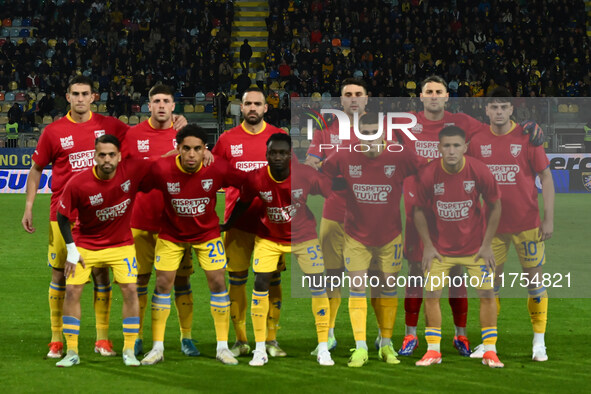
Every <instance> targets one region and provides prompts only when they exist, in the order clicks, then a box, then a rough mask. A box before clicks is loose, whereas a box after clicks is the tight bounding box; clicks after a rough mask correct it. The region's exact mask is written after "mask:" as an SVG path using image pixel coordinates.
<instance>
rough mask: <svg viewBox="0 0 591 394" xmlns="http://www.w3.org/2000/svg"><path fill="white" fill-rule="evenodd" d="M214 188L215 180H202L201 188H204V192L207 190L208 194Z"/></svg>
mask: <svg viewBox="0 0 591 394" xmlns="http://www.w3.org/2000/svg"><path fill="white" fill-rule="evenodd" d="M212 186H213V179H202V180H201V187H203V190H205V191H206V192H208V191H210V190H211V187H212Z"/></svg>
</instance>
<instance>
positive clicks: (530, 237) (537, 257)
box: [492, 228, 546, 268]
mask: <svg viewBox="0 0 591 394" xmlns="http://www.w3.org/2000/svg"><path fill="white" fill-rule="evenodd" d="M511 243H513V245H515V250H516V251H517V256H518V257H519V261H520V262H521V266H522V267H523V268H534V267H538V266H539V267H541V266H543V265H544V264H545V263H546V258H545V256H546V253H545V250H546V247H545V246H544V242H543V241H540V238H539V236H538V229H537V228H534V229H531V230H526V231H522V232H520V233H517V234H509V233H507V234H497V235H495V237H494V238H493V240H492V248H493V252H494V254H495V260H496V263H497V265H501V264H505V261H507V252H508V251H509V247H510V246H511Z"/></svg>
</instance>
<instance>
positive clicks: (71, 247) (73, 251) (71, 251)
mask: <svg viewBox="0 0 591 394" xmlns="http://www.w3.org/2000/svg"><path fill="white" fill-rule="evenodd" d="M66 250H67V251H68V256H67V257H66V261H67V262H70V263H72V264H78V261H80V252H78V249H77V248H76V244H75V243H74V242H72V243H69V244H66Z"/></svg>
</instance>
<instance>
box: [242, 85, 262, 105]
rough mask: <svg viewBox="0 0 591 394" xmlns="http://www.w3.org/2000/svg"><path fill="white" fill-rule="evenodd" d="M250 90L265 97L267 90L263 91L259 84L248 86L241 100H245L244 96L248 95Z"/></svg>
mask: <svg viewBox="0 0 591 394" xmlns="http://www.w3.org/2000/svg"><path fill="white" fill-rule="evenodd" d="M250 92H258V93H260V94H262V95H263V97H265V92H264V91H263V89H261V88H259V87H258V86H253V87H252V88H248V89H246V90H245V91H244V93H242V97H241V98H240V101H244V96H246V93H250Z"/></svg>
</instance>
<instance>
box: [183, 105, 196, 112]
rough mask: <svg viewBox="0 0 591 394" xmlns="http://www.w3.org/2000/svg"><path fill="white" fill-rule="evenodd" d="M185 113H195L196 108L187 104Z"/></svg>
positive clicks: (184, 109)
mask: <svg viewBox="0 0 591 394" xmlns="http://www.w3.org/2000/svg"><path fill="white" fill-rule="evenodd" d="M183 112H195V107H193V104H185V107H184V108H183Z"/></svg>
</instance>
